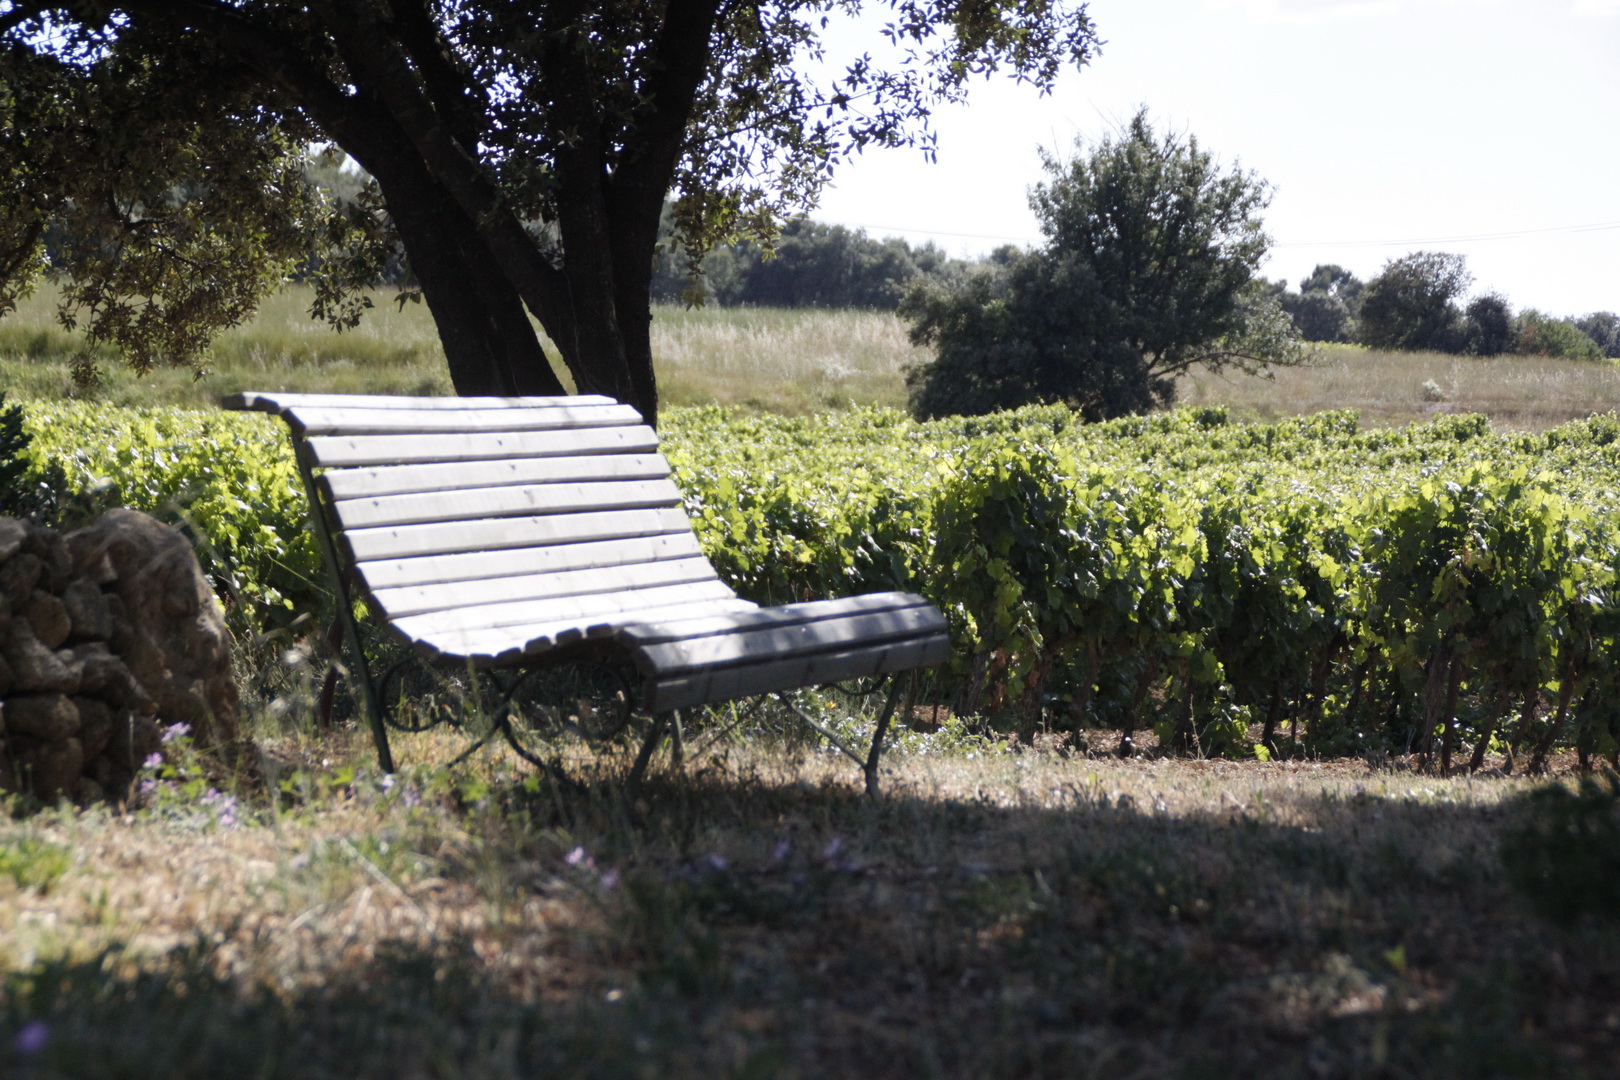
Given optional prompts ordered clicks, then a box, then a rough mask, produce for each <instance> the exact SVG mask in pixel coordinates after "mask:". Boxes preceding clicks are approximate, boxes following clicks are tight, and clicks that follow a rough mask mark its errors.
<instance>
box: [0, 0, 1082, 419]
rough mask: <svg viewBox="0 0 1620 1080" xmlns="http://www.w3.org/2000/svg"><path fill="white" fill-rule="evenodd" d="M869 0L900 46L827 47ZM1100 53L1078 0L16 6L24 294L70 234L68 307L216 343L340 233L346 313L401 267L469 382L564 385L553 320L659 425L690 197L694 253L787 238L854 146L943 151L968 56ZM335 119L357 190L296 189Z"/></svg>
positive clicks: (335, 264) (25, 1) (5, 98)
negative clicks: (674, 273)
mask: <svg viewBox="0 0 1620 1080" xmlns="http://www.w3.org/2000/svg"><path fill="white" fill-rule="evenodd" d="M873 8H876V9H879V10H881V11H882V13H883V17H884V23H883V26H882V29H881V35H882V40H881V41H877V42H872V43H871V44H872V45H874V46H877V47H876V48H874V49H873V50H872V51H870V52H862V53H860V54H859V55H854V56H838V55H834V54H833V52H832V51H831V49H832V45H831V42H832V41H834V40H835V39H836V36H837V35H836V31H838V30H839V28H840V27H841V26H842V25H844V24H847V23H848V22H850V21H851V20H853V19H855V18H856V17H857V16H859V15H860V14H861V13H862V12H863V11H864V10H870V9H873ZM1097 44H1098V39H1097V36H1096V31H1095V28H1094V26H1093V24H1092V22H1091V20H1090V18H1089V17H1088V15H1087V13H1086V6H1085V5H1084V4H1076V3H1072V2H1069V0H886V2H883V3H877V4H872V3H867V4H862V3H860V2H859V0H553V2H549V3H545V4H541V5H521V4H518V5H514V4H508V3H502V2H498V0H457V2H450V0H314V2H311V3H303V2H298V3H294V2H291V0H0V311H3V310H4V307H5V306H6V304H8V303H9V302H11V301H13V300H14V299H15V297H16V296H17V295H18V294H19V292H20V291H21V290H23V289H25V288H26V287H27V285H28V283H29V282H31V281H32V280H33V279H34V278H35V277H36V276H37V275H38V273H40V272H41V271H42V270H44V269H46V267H45V266H44V265H43V260H42V254H41V253H42V251H43V250H44V239H45V236H46V233H47V231H48V230H51V229H53V228H64V229H65V231H66V232H67V233H69V234H71V235H72V236H73V237H74V238H75V239H74V243H73V245H72V246H71V247H70V248H69V249H68V256H67V258H66V259H65V260H64V262H63V263H62V264H61V265H59V266H57V267H55V268H54V269H55V270H56V271H58V272H59V273H61V274H63V275H64V276H65V277H66V279H67V280H68V281H69V282H70V284H69V287H68V291H67V293H66V294H65V295H66V300H67V308H66V312H67V317H68V318H83V319H84V320H85V324H86V326H87V328H88V330H89V331H90V333H91V335H92V337H93V338H98V339H102V340H109V341H113V342H115V343H116V344H118V345H120V346H121V347H123V348H124V349H125V350H126V353H127V354H128V355H129V357H130V359H131V360H132V362H133V363H135V364H136V366H137V367H142V366H146V365H149V364H151V363H154V362H167V361H179V362H196V361H197V358H198V357H200V356H201V355H202V353H203V350H204V349H205V347H206V344H207V342H208V340H209V338H210V336H211V335H212V334H213V333H214V332H215V331H217V330H218V329H220V328H222V327H224V326H227V325H230V324H231V323H233V322H235V321H238V320H240V319H241V318H242V317H244V315H245V314H246V313H247V312H250V311H251V310H252V308H253V306H254V304H256V303H257V301H258V299H259V298H260V297H262V296H263V295H265V293H266V292H267V291H268V290H269V289H271V288H273V287H274V286H275V284H276V283H277V282H278V281H279V280H280V279H281V277H282V275H284V274H285V273H286V271H287V269H288V268H289V267H290V266H291V265H292V264H293V263H294V262H295V261H296V259H297V258H298V257H299V255H301V254H302V253H303V252H304V251H307V239H308V238H309V237H310V236H319V237H322V238H324V242H325V243H326V245H327V247H328V249H329V253H328V257H326V258H324V259H322V260H321V267H322V270H321V274H320V276H319V278H318V281H317V285H318V291H317V305H316V306H317V310H318V311H319V312H320V313H321V314H324V315H326V316H327V317H328V318H331V319H332V320H333V321H335V322H337V323H338V324H339V325H343V324H350V323H352V321H353V319H355V318H356V317H358V314H359V311H360V310H361V308H362V307H363V306H364V301H363V300H361V299H358V298H357V297H356V296H355V294H354V289H355V286H356V285H357V284H358V283H360V282H362V281H367V280H370V277H371V276H372V275H374V274H375V271H376V268H377V267H378V266H380V265H382V264H383V263H384V262H386V261H388V260H390V259H394V260H397V259H398V258H399V257H400V256H401V255H403V256H404V257H406V258H408V260H409V264H410V267H411V270H412V272H413V273H414V276H415V280H416V281H417V282H418V283H419V286H420V289H421V295H422V298H423V299H424V300H425V301H426V302H427V304H428V306H429V307H430V309H431V310H432V312H433V315H434V318H435V321H436V323H437V325H438V328H439V332H440V337H441V339H442V340H443V342H444V347H445V353H446V356H447V358H448V360H449V364H450V371H451V377H452V380H453V381H454V384H455V386H456V388H457V390H458V391H459V392H461V393H469V394H470V393H502V394H510V393H556V392H560V391H561V390H562V382H561V380H560V378H559V373H558V372H556V371H554V370H553V368H552V366H551V363H550V362H549V361H548V359H547V357H546V355H545V353H544V351H543V348H542V344H541V341H540V339H539V338H538V336H537V335H536V334H535V333H534V332H533V330H532V329H531V326H530V322H529V318H530V316H531V315H532V316H533V317H534V318H535V319H536V320H537V321H538V322H539V324H540V325H541V326H542V327H543V328H544V330H545V332H546V334H547V335H548V336H549V337H550V339H551V341H552V342H553V344H554V345H555V347H556V349H557V351H558V352H559V353H560V358H561V361H562V363H563V365H564V366H565V367H566V370H567V374H568V376H569V377H571V379H572V381H573V383H574V384H575V386H576V388H577V389H578V390H580V391H582V392H595V393H606V394H609V395H611V396H614V397H616V398H619V399H620V400H623V401H628V402H631V403H633V404H635V405H637V406H638V407H640V408H641V409H642V410H643V412H644V413H645V414H647V415H648V417H649V419H652V418H653V417H655V415H656V407H657V389H656V382H655V379H654V376H653V371H652V358H651V352H650V345H649V337H648V324H649V322H650V319H651V314H650V310H649V306H648V301H647V295H648V289H649V284H650V281H651V276H652V272H653V263H654V258H655V254H656V246H657V240H658V223H659V218H660V214H661V213H662V211H663V209H664V206H665V203H666V200H667V199H673V201H674V206H675V216H676V222H677V227H678V229H679V231H680V233H681V236H682V237H683V241H684V243H685V246H686V247H687V249H688V250H690V251H693V252H697V253H701V252H702V251H703V250H705V249H706V248H707V247H709V246H711V245H712V244H714V243H716V242H718V241H722V240H727V239H731V238H734V237H737V236H739V235H743V234H748V233H752V234H754V235H758V236H765V237H768V236H769V235H770V234H771V231H772V230H773V228H774V227H775V225H776V223H777V222H779V221H780V220H781V219H782V217H783V216H784V215H785V214H786V213H788V212H790V211H792V210H794V209H798V208H802V207H805V206H807V205H809V204H811V203H813V201H814V199H815V196H816V193H817V192H818V191H819V189H820V187H821V186H822V185H823V184H824V183H825V182H826V181H827V180H828V178H829V177H830V176H831V175H832V173H833V171H834V170H835V169H836V168H837V167H838V166H839V164H840V163H842V162H844V161H845V160H847V159H848V158H849V156H850V155H852V154H855V153H858V152H860V151H861V150H863V149H865V148H869V147H876V146H904V145H913V146H918V145H920V146H922V147H923V148H924V149H925V150H926V149H928V147H929V146H930V142H929V140H930V134H929V128H928V118H929V115H930V112H931V110H932V109H933V108H935V107H936V106H937V105H938V104H940V103H941V102H946V101H955V100H960V99H962V98H963V97H964V96H965V95H966V93H967V91H968V88H969V84H970V82H971V81H972V80H974V79H975V78H977V77H980V76H988V75H993V74H998V73H999V74H1002V75H1006V76H1010V77H1011V78H1013V79H1016V80H1019V81H1022V82H1027V83H1031V84H1034V85H1035V86H1037V87H1039V88H1041V89H1043V90H1045V89H1049V88H1050V87H1051V86H1052V85H1053V83H1054V82H1055V80H1056V79H1057V77H1058V75H1059V74H1060V73H1061V72H1062V71H1063V70H1065V69H1066V68H1068V67H1070V66H1076V65H1079V64H1083V63H1085V62H1086V61H1087V60H1088V59H1089V57H1090V56H1091V54H1092V53H1093V51H1094V50H1095V48H1096V47H1097ZM874 54H876V55H875V58H874ZM818 71H819V72H825V73H826V74H816V72H818ZM318 142H327V143H331V144H334V145H336V146H338V147H341V148H342V149H343V150H344V151H346V152H347V153H348V154H350V155H351V156H352V157H353V158H354V159H355V160H356V161H357V162H358V163H359V164H360V165H361V166H362V167H363V168H364V169H365V170H366V172H367V173H368V174H369V175H370V176H371V177H372V178H373V184H372V186H371V187H370V189H369V191H368V192H367V193H365V194H364V195H363V197H362V198H360V199H359V200H357V201H356V202H354V203H352V204H349V205H347V206H344V207H334V206H332V205H329V204H323V203H322V201H321V200H320V199H318V198H316V197H315V196H314V195H313V192H312V189H311V188H310V186H309V185H308V184H306V183H304V182H302V179H301V174H300V169H301V166H302V158H303V155H304V154H305V152H306V150H307V147H309V146H310V145H311V144H314V143H318ZM295 238H297V242H296V243H295V242H294V241H295ZM295 249H298V250H297V251H295Z"/></svg>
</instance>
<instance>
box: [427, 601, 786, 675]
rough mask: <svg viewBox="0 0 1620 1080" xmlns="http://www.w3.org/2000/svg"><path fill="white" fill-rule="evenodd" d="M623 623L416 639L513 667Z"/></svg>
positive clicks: (655, 610)
mask: <svg viewBox="0 0 1620 1080" xmlns="http://www.w3.org/2000/svg"><path fill="white" fill-rule="evenodd" d="M756 606H757V605H755V604H752V603H750V602H749V601H747V600H738V599H730V600H706V601H703V602H702V603H697V604H694V603H692V602H691V601H684V602H682V603H677V604H669V605H666V606H655V607H650V608H643V609H640V610H641V611H643V612H645V613H646V614H649V615H652V616H653V617H655V618H662V617H665V616H670V615H675V614H677V613H679V612H682V611H693V610H699V611H705V612H711V613H720V612H732V611H737V612H740V611H751V610H754V609H755V608H756ZM622 621H623V620H622V618H621V617H619V613H616V612H603V613H602V614H600V615H598V616H595V617H594V618H587V619H553V620H541V621H538V622H532V623H523V624H521V625H516V626H501V627H495V628H493V629H488V628H486V629H482V630H477V629H474V630H442V631H437V632H434V633H432V634H428V635H424V636H422V637H418V638H415V639H412V640H414V642H415V644H416V645H417V646H418V647H419V648H421V649H423V650H424V651H426V652H427V653H429V655H433V656H446V657H454V658H462V657H470V658H472V659H474V660H476V661H489V662H493V663H499V664H513V663H518V662H520V661H522V660H523V659H525V658H530V657H535V656H541V655H544V654H545V653H547V652H550V651H551V650H552V649H556V648H562V647H566V646H568V645H575V644H578V643H580V642H582V641H586V640H602V639H606V638H609V637H612V636H613V631H614V630H615V629H616V628H617V627H618V626H619V624H620V623H621V622H622Z"/></svg>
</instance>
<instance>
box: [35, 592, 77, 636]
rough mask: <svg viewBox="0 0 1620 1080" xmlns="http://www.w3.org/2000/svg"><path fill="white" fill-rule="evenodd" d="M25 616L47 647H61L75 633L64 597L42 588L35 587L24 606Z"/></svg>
mask: <svg viewBox="0 0 1620 1080" xmlns="http://www.w3.org/2000/svg"><path fill="white" fill-rule="evenodd" d="M23 617H24V618H26V619H27V620H28V623H29V625H30V626H32V627H33V628H34V634H35V635H36V636H37V637H38V638H39V640H40V641H42V642H44V644H45V647H46V648H47V649H55V648H59V647H60V646H61V645H62V643H63V642H65V641H67V639H68V635H69V634H71V633H73V620H72V618H70V617H69V616H68V609H67V605H65V604H63V603H62V598H61V597H59V596H53V595H51V594H50V593H48V592H45V591H43V590H41V589H35V590H34V592H33V594H32V595H31V596H29V598H28V603H27V604H26V605H25V606H24V607H23Z"/></svg>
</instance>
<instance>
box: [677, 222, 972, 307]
mask: <svg viewBox="0 0 1620 1080" xmlns="http://www.w3.org/2000/svg"><path fill="white" fill-rule="evenodd" d="M966 266H967V264H965V263H964V262H962V261H961V260H959V259H952V258H950V257H948V256H947V255H946V254H945V253H944V252H943V251H942V250H940V249H939V248H938V247H936V246H935V245H933V244H931V243H930V244H924V245H922V246H921V247H916V248H914V247H912V246H911V245H910V244H908V243H906V242H905V241H904V240H901V239H899V238H897V237H892V236H891V237H886V238H885V239H883V240H873V239H871V238H870V237H868V236H867V235H866V231H865V230H864V229H857V230H851V229H846V228H844V227H843V226H842V225H824V224H821V223H819V222H815V221H811V220H810V219H809V218H806V217H796V218H794V219H793V220H791V221H789V222H788V223H787V224H786V225H785V226H784V227H783V228H782V231H781V233H780V235H779V236H778V237H777V238H776V239H775V241H774V245H767V244H764V243H762V242H752V241H744V242H742V243H738V244H732V245H728V246H724V247H718V248H715V249H714V250H713V251H711V252H709V254H708V255H707V256H706V257H705V258H704V259H703V261H702V264H701V273H700V274H699V275H698V276H696V277H694V276H693V275H692V274H691V273H690V272H689V267H688V266H687V261H686V259H685V258H684V257H683V253H682V251H681V250H680V249H679V248H678V246H677V245H675V244H673V243H672V244H671V245H670V250H667V251H666V252H665V253H664V254H663V255H662V256H661V258H660V261H659V269H658V273H657V274H656V275H655V277H654V279H653V298H654V299H655V300H666V301H668V300H678V299H683V298H688V297H691V296H692V295H693V294H694V293H695V294H696V295H698V296H701V297H702V298H703V299H705V300H709V301H713V302H714V303H717V304H720V305H722V306H725V307H732V306H736V305H741V304H751V305H756V306H760V307H790V308H798V307H822V308H870V309H881V310H893V309H894V307H895V306H896V305H897V304H898V303H899V302H900V298H901V296H902V295H903V294H904V293H905V291H906V289H907V287H908V286H910V285H911V283H912V282H913V281H914V280H916V279H917V278H918V277H919V276H928V277H933V278H938V277H959V276H961V274H962V273H963V272H964V271H965V269H966Z"/></svg>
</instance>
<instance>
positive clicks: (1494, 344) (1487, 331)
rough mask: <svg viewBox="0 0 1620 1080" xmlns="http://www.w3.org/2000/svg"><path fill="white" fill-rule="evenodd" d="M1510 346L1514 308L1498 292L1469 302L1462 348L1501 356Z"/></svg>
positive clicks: (1486, 354)
mask: <svg viewBox="0 0 1620 1080" xmlns="http://www.w3.org/2000/svg"><path fill="white" fill-rule="evenodd" d="M1512 347H1513V309H1512V308H1511V307H1509V306H1508V302H1507V297H1505V296H1503V295H1502V294H1501V293H1494V292H1493V293H1486V294H1485V295H1484V296H1476V297H1474V299H1472V300H1470V301H1469V302H1468V309H1467V311H1466V312H1465V313H1464V316H1463V350H1464V351H1465V352H1468V353H1471V354H1473V355H1474V356H1500V355H1501V354H1503V353H1505V352H1507V351H1508V350H1509V349H1511V348H1512Z"/></svg>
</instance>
